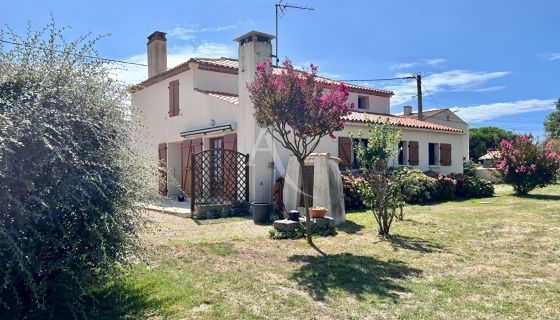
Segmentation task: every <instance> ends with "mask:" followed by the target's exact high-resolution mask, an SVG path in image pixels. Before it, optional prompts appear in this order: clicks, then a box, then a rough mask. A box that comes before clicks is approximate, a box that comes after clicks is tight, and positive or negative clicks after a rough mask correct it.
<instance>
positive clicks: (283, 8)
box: [274, 0, 315, 66]
mask: <svg viewBox="0 0 560 320" xmlns="http://www.w3.org/2000/svg"><path fill="white" fill-rule="evenodd" d="M282 1H283V0H280V1H278V2H277V3H276V4H275V5H274V7H275V9H276V53H275V55H274V58H275V59H276V66H278V62H279V61H280V59H279V58H278V17H281V16H283V15H285V14H286V12H287V11H288V9H298V10H308V11H313V10H315V8H311V7H305V6H299V5H295V4H289V3H282Z"/></svg>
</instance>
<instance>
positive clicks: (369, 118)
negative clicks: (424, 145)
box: [344, 112, 463, 133]
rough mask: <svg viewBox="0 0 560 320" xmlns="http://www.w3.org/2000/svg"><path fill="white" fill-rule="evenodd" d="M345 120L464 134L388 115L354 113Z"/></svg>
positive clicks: (431, 124) (411, 119)
mask: <svg viewBox="0 0 560 320" xmlns="http://www.w3.org/2000/svg"><path fill="white" fill-rule="evenodd" d="M344 120H346V121H349V122H361V123H367V122H371V123H376V124H382V123H385V122H387V121H389V123H390V124H392V125H395V126H397V127H406V128H418V129H429V130H437V131H448V132H456V133H463V130H460V129H455V128H451V127H447V126H442V125H440V124H435V123H431V122H426V121H420V120H418V119H413V118H406V117H402V116H395V115H388V114H377V113H365V112H352V113H351V114H350V115H348V116H346V117H344Z"/></svg>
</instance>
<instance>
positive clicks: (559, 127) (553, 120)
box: [544, 99, 560, 140]
mask: <svg viewBox="0 0 560 320" xmlns="http://www.w3.org/2000/svg"><path fill="white" fill-rule="evenodd" d="M544 131H545V132H546V134H547V136H548V138H550V139H556V140H558V139H560V99H558V101H556V111H553V112H551V113H550V114H549V115H548V116H546V120H545V121H544Z"/></svg>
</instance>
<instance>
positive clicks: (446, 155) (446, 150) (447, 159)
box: [439, 143, 451, 166]
mask: <svg viewBox="0 0 560 320" xmlns="http://www.w3.org/2000/svg"><path fill="white" fill-rule="evenodd" d="M439 153H440V160H439V161H440V164H441V165H442V166H450V165H451V144H449V143H442V144H440V146H439Z"/></svg>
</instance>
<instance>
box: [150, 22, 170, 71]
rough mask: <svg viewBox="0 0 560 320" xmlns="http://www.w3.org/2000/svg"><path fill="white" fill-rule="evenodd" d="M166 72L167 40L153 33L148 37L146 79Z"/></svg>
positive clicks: (157, 32) (163, 36) (158, 32)
mask: <svg viewBox="0 0 560 320" xmlns="http://www.w3.org/2000/svg"><path fill="white" fill-rule="evenodd" d="M166 70H167V38H165V32H161V31H155V32H154V33H152V34H151V35H150V36H149V37H148V78H151V77H153V76H156V75H158V74H160V73H162V72H164V71H166Z"/></svg>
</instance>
